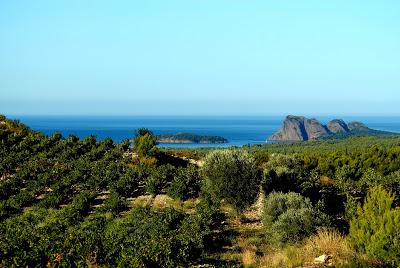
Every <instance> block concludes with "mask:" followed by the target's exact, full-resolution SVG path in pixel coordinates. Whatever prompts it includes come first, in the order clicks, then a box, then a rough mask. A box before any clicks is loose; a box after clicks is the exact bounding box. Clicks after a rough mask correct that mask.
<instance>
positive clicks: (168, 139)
mask: <svg viewBox="0 0 400 268" xmlns="http://www.w3.org/2000/svg"><path fill="white" fill-rule="evenodd" d="M157 141H158V142H162V143H227V142H228V140H227V139H225V138H223V137H220V136H206V135H196V134H192V133H177V134H162V135H157Z"/></svg>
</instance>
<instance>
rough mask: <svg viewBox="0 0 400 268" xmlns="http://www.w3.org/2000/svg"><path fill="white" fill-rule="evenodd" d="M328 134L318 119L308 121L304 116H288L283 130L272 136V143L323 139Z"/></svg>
mask: <svg viewBox="0 0 400 268" xmlns="http://www.w3.org/2000/svg"><path fill="white" fill-rule="evenodd" d="M327 134H328V130H327V129H326V127H324V126H323V125H321V124H320V123H319V122H318V121H317V120H316V119H307V118H305V117H304V116H294V115H288V116H287V117H286V119H285V121H283V126H282V128H281V129H280V130H279V131H278V132H276V133H275V134H273V135H272V136H270V137H269V138H268V140H272V141H305V140H313V139H317V138H320V137H323V136H325V135H327Z"/></svg>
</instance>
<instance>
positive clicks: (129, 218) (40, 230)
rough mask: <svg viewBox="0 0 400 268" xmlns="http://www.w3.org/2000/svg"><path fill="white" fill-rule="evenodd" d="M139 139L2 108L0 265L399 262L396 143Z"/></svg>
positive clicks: (399, 152)
mask: <svg viewBox="0 0 400 268" xmlns="http://www.w3.org/2000/svg"><path fill="white" fill-rule="evenodd" d="M136 133H137V134H136V136H135V138H134V140H133V151H131V149H130V142H129V141H128V140H126V141H123V142H122V143H120V144H115V143H114V142H113V141H112V140H111V139H104V140H102V141H98V140H97V139H96V137H94V136H89V137H86V138H85V139H79V138H78V137H76V136H73V135H71V136H68V137H62V135H61V134H60V133H54V134H53V135H51V136H45V135H43V134H42V133H38V132H34V131H32V130H30V129H29V127H27V126H25V125H23V124H21V123H19V122H18V121H12V120H7V119H6V118H5V117H4V116H0V267H2V266H4V267H44V266H47V267H64V266H67V267H82V266H91V267H114V266H116V267H190V266H193V265H195V266H196V265H199V266H201V265H205V266H207V265H208V266H216V267H224V266H225V267H226V266H228V267H240V266H245V267H302V266H307V265H309V264H312V263H313V262H314V258H316V257H318V256H320V255H323V254H325V255H327V256H328V257H329V258H327V260H324V261H325V263H321V264H320V266H323V265H328V264H330V263H331V264H332V265H334V266H335V267H382V266H384V267H398V266H399V265H400V258H399V254H398V252H399V251H400V247H399V245H400V242H399V241H400V233H399V231H398V226H399V224H400V222H399V221H400V215H399V206H400V199H399V196H400V138H399V137H351V138H349V139H343V140H335V141H333V140H324V141H314V142H305V143H293V144H271V145H264V146H252V147H243V148H235V149H224V150H215V149H214V150H211V149H193V150H189V149H181V150H180V149H159V148H157V146H156V140H155V136H154V135H153V134H152V133H151V131H149V130H147V129H139V130H138V131H137V132H136ZM187 158H190V159H187ZM189 160H191V161H190V162H191V163H196V165H194V164H190V163H189ZM198 165H199V166H200V167H199V166H198ZM312 265H314V264H312ZM315 265H317V266H316V267H318V265H319V264H315Z"/></svg>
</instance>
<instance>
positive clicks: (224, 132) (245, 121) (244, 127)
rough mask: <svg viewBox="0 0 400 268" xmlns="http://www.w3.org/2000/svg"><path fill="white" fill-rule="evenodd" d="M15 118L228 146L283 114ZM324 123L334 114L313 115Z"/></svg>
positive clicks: (251, 140) (71, 129) (70, 130)
mask: <svg viewBox="0 0 400 268" xmlns="http://www.w3.org/2000/svg"><path fill="white" fill-rule="evenodd" d="M8 117H9V118H12V119H18V120H20V121H21V122H22V123H24V124H26V125H28V126H29V127H30V128H31V129H33V130H36V131H41V132H44V133H45V134H46V135H51V134H52V133H54V132H55V131H59V132H61V134H62V135H63V136H64V137H67V136H68V135H69V134H75V135H77V136H79V137H80V138H84V137H86V136H88V135H91V134H93V135H95V136H96V137H97V139H98V140H102V139H104V138H107V137H111V138H112V139H113V140H114V141H115V142H120V141H122V140H124V139H132V137H133V136H134V131H135V129H138V128H141V127H145V128H148V129H150V130H151V131H153V132H154V133H155V134H173V133H178V132H188V133H194V134H199V135H217V136H222V137H224V138H226V139H228V140H229V143H227V144H208V145H207V144H160V145H159V146H161V147H230V146H243V145H248V144H250V145H251V144H265V143H266V139H267V137H268V136H269V135H271V134H272V133H274V132H275V131H277V130H278V129H279V128H280V126H281V124H282V121H283V120H284V118H285V117H284V116H8ZM316 118H317V119H318V120H319V121H320V122H321V123H327V122H328V121H329V120H331V119H334V118H336V117H327V116H323V117H316ZM340 118H342V119H344V120H345V121H346V122H350V121H361V122H363V123H365V124H366V125H367V126H368V127H370V128H373V129H378V130H385V131H391V132H398V133H400V117H356V116H342V117H340Z"/></svg>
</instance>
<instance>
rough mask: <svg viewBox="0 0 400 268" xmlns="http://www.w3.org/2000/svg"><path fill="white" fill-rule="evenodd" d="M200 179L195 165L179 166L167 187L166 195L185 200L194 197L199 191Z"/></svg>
mask: <svg viewBox="0 0 400 268" xmlns="http://www.w3.org/2000/svg"><path fill="white" fill-rule="evenodd" d="M199 188H200V181H199V174H198V170H197V168H196V167H195V166H189V167H188V168H179V169H178V170H177V172H176V175H175V177H174V179H173V181H172V183H171V185H170V186H169V188H168V191H167V192H168V195H169V196H171V197H172V198H174V199H178V200H187V199H189V198H191V197H196V195H197V194H198V192H199Z"/></svg>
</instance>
